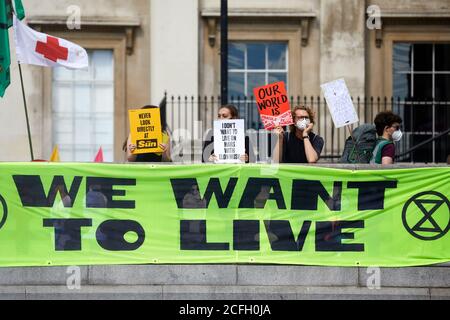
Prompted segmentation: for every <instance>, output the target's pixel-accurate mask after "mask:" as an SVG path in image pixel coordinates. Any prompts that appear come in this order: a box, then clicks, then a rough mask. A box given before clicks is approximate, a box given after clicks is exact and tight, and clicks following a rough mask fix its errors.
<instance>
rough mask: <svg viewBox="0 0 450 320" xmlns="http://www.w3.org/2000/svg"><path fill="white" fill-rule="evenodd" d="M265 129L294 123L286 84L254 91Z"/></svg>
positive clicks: (274, 84) (273, 85)
mask: <svg viewBox="0 0 450 320" xmlns="http://www.w3.org/2000/svg"><path fill="white" fill-rule="evenodd" d="M253 93H254V94H255V97H256V104H257V105H258V111H259V114H260V116H261V120H262V122H263V125H264V129H266V130H273V129H274V128H275V127H278V126H288V125H291V124H293V123H294V121H293V120H292V113H291V108H290V106H289V99H288V96H287V92H286V86H285V84H284V82H276V83H272V84H269V85H267V86H263V87H258V88H255V89H254V90H253Z"/></svg>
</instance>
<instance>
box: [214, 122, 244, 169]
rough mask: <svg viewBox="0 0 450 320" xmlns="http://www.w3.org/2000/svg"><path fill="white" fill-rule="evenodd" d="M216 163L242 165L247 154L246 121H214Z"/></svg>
mask: <svg viewBox="0 0 450 320" xmlns="http://www.w3.org/2000/svg"><path fill="white" fill-rule="evenodd" d="M214 154H215V155H216V157H217V160H216V161H215V162H216V163H242V160H241V157H242V156H243V155H244V154H245V128H244V120H223V121H214Z"/></svg>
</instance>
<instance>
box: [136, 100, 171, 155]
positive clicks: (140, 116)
mask: <svg viewBox="0 0 450 320" xmlns="http://www.w3.org/2000/svg"><path fill="white" fill-rule="evenodd" d="M129 117H130V132H131V143H132V144H134V145H136V149H135V150H134V151H133V154H143V153H160V152H163V151H164V150H162V149H161V148H160V146H159V145H160V144H161V143H162V130H161V114H160V110H159V108H152V109H139V110H130V111H129Z"/></svg>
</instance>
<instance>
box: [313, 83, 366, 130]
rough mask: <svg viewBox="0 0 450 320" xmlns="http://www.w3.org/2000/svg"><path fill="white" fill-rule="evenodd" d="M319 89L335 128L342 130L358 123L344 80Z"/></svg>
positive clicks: (327, 84) (324, 85)
mask: <svg viewBox="0 0 450 320" xmlns="http://www.w3.org/2000/svg"><path fill="white" fill-rule="evenodd" d="M320 87H321V88H322V91H323V95H324V96H325V100H326V101H327V105H328V109H329V110H330V113H331V117H332V118H333V122H334V125H335V126H336V128H342V127H345V126H348V125H351V124H353V123H357V122H359V118H358V115H357V114H356V110H355V107H354V105H353V101H352V98H351V97H350V92H349V91H348V89H347V85H346V84H345V80H344V79H339V80H336V81H332V82H328V83H325V84H323V85H321V86H320Z"/></svg>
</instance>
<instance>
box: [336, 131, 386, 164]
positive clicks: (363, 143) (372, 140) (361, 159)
mask: <svg viewBox="0 0 450 320" xmlns="http://www.w3.org/2000/svg"><path fill="white" fill-rule="evenodd" d="M376 145H377V130H376V128H375V126H374V125H371V124H363V125H360V126H359V127H357V128H356V129H355V130H353V133H352V137H348V139H347V141H346V142H345V147H344V152H343V153H342V157H341V163H370V160H371V159H372V155H373V151H374V149H375V147H376Z"/></svg>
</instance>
